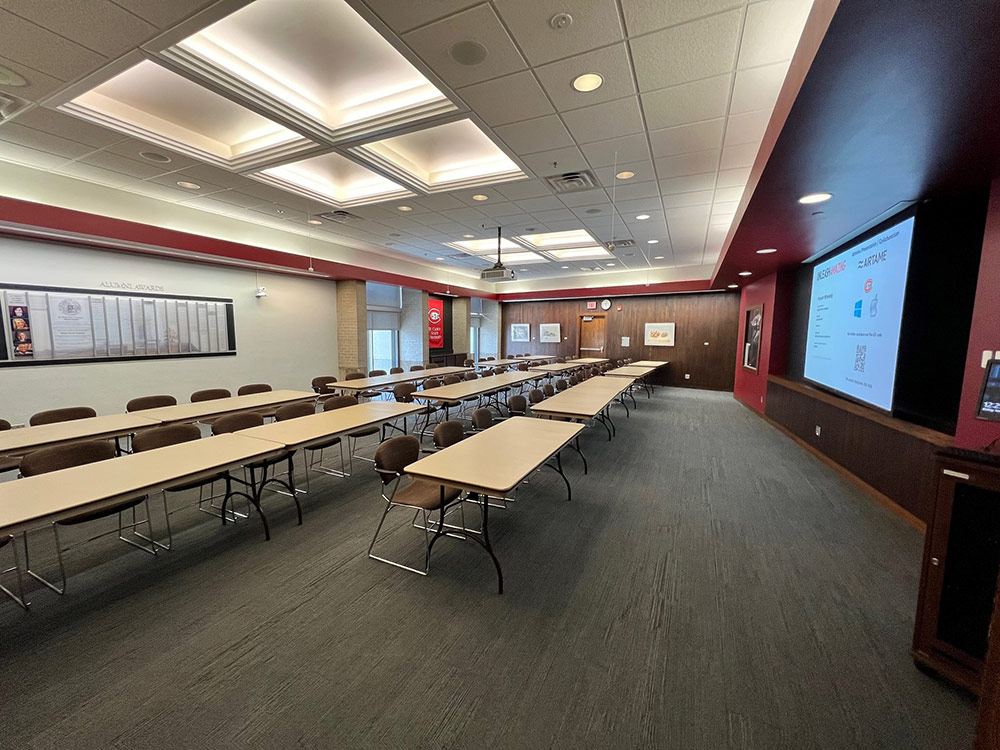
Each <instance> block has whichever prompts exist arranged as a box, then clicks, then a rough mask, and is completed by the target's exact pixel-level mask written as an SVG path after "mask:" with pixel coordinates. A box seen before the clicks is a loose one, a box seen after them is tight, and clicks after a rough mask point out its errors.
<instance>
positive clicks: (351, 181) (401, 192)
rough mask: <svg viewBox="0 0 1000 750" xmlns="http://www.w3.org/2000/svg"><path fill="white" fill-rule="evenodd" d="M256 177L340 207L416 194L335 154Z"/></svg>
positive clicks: (269, 170)
mask: <svg viewBox="0 0 1000 750" xmlns="http://www.w3.org/2000/svg"><path fill="white" fill-rule="evenodd" d="M254 177H255V178H256V179H258V180H261V181H262V182H267V183H270V184H272V185H275V186H276V187H280V188H282V189H284V190H289V191H291V192H293V193H298V194H299V195H302V196H305V197H307V198H312V199H313V200H317V201H321V202H323V203H327V204H331V205H334V206H336V207H338V208H346V207H349V206H360V205H363V204H365V203H376V202H378V201H384V200H391V199H394V198H404V197H406V196H411V195H413V193H411V192H410V191H409V190H407V189H406V188H404V187H402V186H400V185H397V184H396V183H395V182H393V181H392V180H387V179H386V178H385V177H383V176H382V175H379V174H376V173H374V172H372V171H370V170H368V169H365V168H364V167H362V166H360V165H358V164H355V163H354V162H352V161H351V160H350V159H347V158H345V157H343V156H341V155H340V154H334V153H329V154H323V155H322V156H314V157H312V158H309V159H303V160H302V161H298V162H293V163H292V164H285V165H282V166H279V167H271V168H270V169H265V170H263V171H261V172H258V173H257V174H255V175H254Z"/></svg>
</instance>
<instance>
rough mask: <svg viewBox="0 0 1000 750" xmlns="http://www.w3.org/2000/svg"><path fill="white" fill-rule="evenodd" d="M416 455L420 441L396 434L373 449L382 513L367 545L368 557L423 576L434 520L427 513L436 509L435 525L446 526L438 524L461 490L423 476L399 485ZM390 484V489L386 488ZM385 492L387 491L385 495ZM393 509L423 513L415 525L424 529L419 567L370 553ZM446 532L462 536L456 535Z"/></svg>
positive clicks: (425, 569)
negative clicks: (421, 559)
mask: <svg viewBox="0 0 1000 750" xmlns="http://www.w3.org/2000/svg"><path fill="white" fill-rule="evenodd" d="M419 457H420V441H419V440H417V439H416V438H415V437H414V436H413V435H399V436H397V437H394V438H389V439H388V440H386V441H385V442H384V443H382V444H381V445H380V446H379V447H378V450H376V451H375V471H376V472H377V473H378V476H379V478H380V479H381V480H382V499H383V500H384V501H385V510H384V511H383V512H382V518H381V519H380V520H379V522H378V527H376V529H375V536H373V537H372V543H371V544H370V545H368V557H370V558H371V559H373V560H378V561H379V562H384V563H388V564H389V565H393V566H395V567H397V568H402V569H403V570H409V571H410V572H412V573H417V574H419V575H422V576H425V575H427V573H428V572H429V571H430V556H431V536H430V535H431V532H432V531H435V530H436V528H435V527H434V526H433V524H434V523H435V522H432V521H430V519H429V514H430V513H431V512H433V511H435V510H438V511H440V512H441V517H440V519H439V520H438V521H437V522H436V523H437V524H438V527H437V528H447V526H441V524H444V516H445V511H446V510H447V508H448V506H450V505H452V504H453V503H455V502H456V501H458V500H459V499H460V498H461V495H462V493H461V490H457V489H455V488H453V487H442V486H441V485H438V484H435V483H434V482H430V481H427V480H424V479H412V480H411V481H410V483H409V484H406V485H401V482H402V479H403V476H404V470H405V469H406V467H407V466H409V465H410V464H412V463H413V462H414V461H416V460H417V459H418V458H419ZM390 485H391V489H389V487H390ZM387 492H388V494H386V493H387ZM393 508H408V509H410V510H414V511H416V512H417V513H419V514H422V515H423V521H424V523H423V526H422V527H419V528H422V529H423V531H424V545H425V551H424V567H423V569H422V570H421V569H419V568H414V567H411V566H409V565H404V564H403V563H401V562H397V561H395V560H390V559H388V558H386V557H378V556H377V555H373V554H372V550H373V549H374V548H375V542H377V541H378V535H379V532H380V531H381V530H382V524H384V523H385V517H386V516H387V515H389V511H390V510H392V509H393ZM445 533H448V532H445ZM450 535H451V536H458V537H459V538H462V537H461V535H459V534H450Z"/></svg>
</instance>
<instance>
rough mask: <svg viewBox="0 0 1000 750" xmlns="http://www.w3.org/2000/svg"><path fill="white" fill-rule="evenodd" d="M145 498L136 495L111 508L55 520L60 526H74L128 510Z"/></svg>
mask: <svg viewBox="0 0 1000 750" xmlns="http://www.w3.org/2000/svg"><path fill="white" fill-rule="evenodd" d="M145 500H146V497H145V496H142V497H136V498H133V499H131V500H126V501H125V502H124V503H118V504H117V505H115V506H113V507H111V508H101V509H100V510H92V511H90V512H89V513H81V514H80V515H78V516H73V517H72V518H63V519H60V520H58V521H56V523H57V524H59V525H60V526H75V525H76V524H78V523H87V521H94V520H97V519H98V518H106V517H107V516H113V515H114V514H115V513H120V512H121V511H123V510H128V509H129V508H131V507H133V506H136V505H138V504H139V503H141V502H144V501H145Z"/></svg>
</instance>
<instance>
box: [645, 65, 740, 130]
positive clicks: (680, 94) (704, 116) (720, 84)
mask: <svg viewBox="0 0 1000 750" xmlns="http://www.w3.org/2000/svg"><path fill="white" fill-rule="evenodd" d="M729 82H730V76H729V75H723V76H716V77H714V78H706V79H705V80H703V81H694V82H692V83H683V84H681V85H680V86H672V87H671V88H668V89H661V90H660V91H654V92H652V93H649V94H643V95H642V97H641V99H642V108H643V111H644V112H645V113H646V126H647V127H648V128H649V129H650V130H658V129H660V128H670V127H673V126H675V125H684V124H686V123H692V122H700V121H701V120H711V119H713V118H716V117H722V116H723V115H725V114H726V105H727V104H728V103H729Z"/></svg>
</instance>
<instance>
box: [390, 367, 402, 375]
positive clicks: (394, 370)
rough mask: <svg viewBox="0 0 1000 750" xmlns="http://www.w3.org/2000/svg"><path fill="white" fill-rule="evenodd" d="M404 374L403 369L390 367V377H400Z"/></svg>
mask: <svg viewBox="0 0 1000 750" xmlns="http://www.w3.org/2000/svg"><path fill="white" fill-rule="evenodd" d="M402 372H403V368H402V367H390V368H389V374H390V375H399V374H401V373H402Z"/></svg>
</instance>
